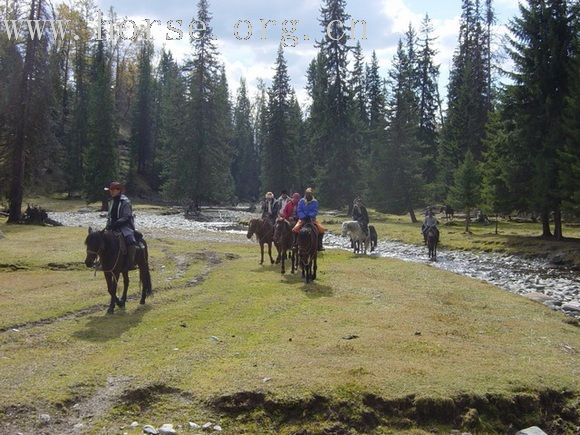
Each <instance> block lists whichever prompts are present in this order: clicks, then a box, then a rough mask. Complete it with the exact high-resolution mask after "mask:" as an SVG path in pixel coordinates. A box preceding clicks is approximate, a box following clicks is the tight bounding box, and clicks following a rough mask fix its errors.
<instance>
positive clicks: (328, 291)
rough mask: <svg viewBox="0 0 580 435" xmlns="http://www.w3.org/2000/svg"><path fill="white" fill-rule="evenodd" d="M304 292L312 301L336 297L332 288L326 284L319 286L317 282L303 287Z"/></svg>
mask: <svg viewBox="0 0 580 435" xmlns="http://www.w3.org/2000/svg"><path fill="white" fill-rule="evenodd" d="M302 291H303V292H304V293H305V294H306V296H308V297H309V298H311V299H318V298H330V297H332V296H333V295H334V291H333V290H332V287H330V286H328V285H324V284H318V283H317V282H316V281H314V282H313V283H312V282H311V283H309V284H306V283H304V284H303V285H302Z"/></svg>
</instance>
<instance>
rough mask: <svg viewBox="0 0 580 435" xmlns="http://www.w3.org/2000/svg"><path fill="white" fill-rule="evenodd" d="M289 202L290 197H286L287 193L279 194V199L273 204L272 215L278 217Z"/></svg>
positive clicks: (284, 191)
mask: <svg viewBox="0 0 580 435" xmlns="http://www.w3.org/2000/svg"><path fill="white" fill-rule="evenodd" d="M289 202H290V197H289V196H288V192H287V191H286V190H283V191H282V192H281V193H280V197H279V198H278V199H277V200H276V202H275V203H274V214H275V216H276V217H279V216H280V215H281V214H282V211H284V207H286V205H287V204H288V203H289Z"/></svg>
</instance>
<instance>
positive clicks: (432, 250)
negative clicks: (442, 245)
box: [426, 227, 439, 261]
mask: <svg viewBox="0 0 580 435" xmlns="http://www.w3.org/2000/svg"><path fill="white" fill-rule="evenodd" d="M426 238H427V248H428V249H429V260H432V261H437V243H439V235H438V234H437V230H436V229H435V228H434V227H430V228H429V229H428V230H427V234H426Z"/></svg>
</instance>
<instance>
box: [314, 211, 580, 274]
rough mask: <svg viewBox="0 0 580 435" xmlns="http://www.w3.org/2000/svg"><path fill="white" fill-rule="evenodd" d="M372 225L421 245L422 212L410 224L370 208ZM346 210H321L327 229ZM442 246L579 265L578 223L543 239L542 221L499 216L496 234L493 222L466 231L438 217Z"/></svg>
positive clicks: (406, 218)
mask: <svg viewBox="0 0 580 435" xmlns="http://www.w3.org/2000/svg"><path fill="white" fill-rule="evenodd" d="M369 217H370V221H371V225H374V226H375V228H376V229H377V233H378V235H379V239H389V240H397V241H401V242H405V243H412V244H415V245H422V244H423V239H422V236H421V223H422V219H423V218H422V216H421V215H420V214H417V218H418V219H419V220H420V222H418V223H416V224H413V223H412V222H411V220H410V218H409V216H408V215H405V216H398V215H390V214H383V213H379V212H376V211H374V210H371V211H370V212H369ZM348 219H349V217H348V216H347V215H346V214H339V215H328V214H323V215H322V216H321V220H322V222H323V223H324V225H325V226H326V227H328V229H330V230H331V231H333V232H337V233H338V232H340V226H341V222H343V221H344V220H348ZM439 220H440V221H441V222H440V226H439V229H440V233H441V247H443V248H446V249H458V250H475V251H484V252H501V253H511V254H520V255H530V256H541V257H547V258H554V257H559V258H561V259H562V260H564V261H565V262H568V263H570V264H573V265H575V266H577V267H580V227H579V226H577V225H564V236H566V237H567V238H569V240H565V241H560V242H558V241H555V240H543V239H541V238H540V237H539V236H540V235H541V234H542V227H541V224H539V223H538V224H533V223H517V222H509V221H504V220H501V221H500V222H499V234H497V235H496V234H495V222H492V224H490V225H482V224H478V223H474V224H471V225H470V232H471V234H466V233H465V222H464V221H463V220H461V219H455V220H454V221H453V222H450V223H449V224H446V223H445V221H444V220H443V218H441V217H439Z"/></svg>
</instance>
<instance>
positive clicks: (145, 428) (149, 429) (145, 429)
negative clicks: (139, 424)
mask: <svg viewBox="0 0 580 435" xmlns="http://www.w3.org/2000/svg"><path fill="white" fill-rule="evenodd" d="M143 433H148V434H151V435H159V432H158V431H157V429H155V428H154V427H153V426H151V425H148V424H146V425H145V426H143Z"/></svg>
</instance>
